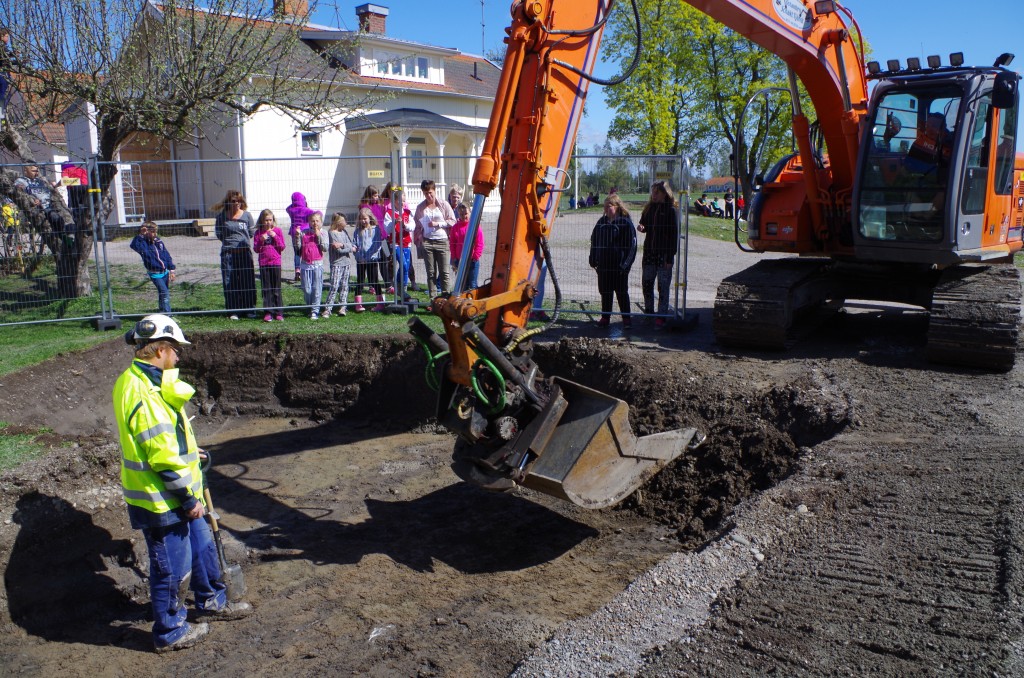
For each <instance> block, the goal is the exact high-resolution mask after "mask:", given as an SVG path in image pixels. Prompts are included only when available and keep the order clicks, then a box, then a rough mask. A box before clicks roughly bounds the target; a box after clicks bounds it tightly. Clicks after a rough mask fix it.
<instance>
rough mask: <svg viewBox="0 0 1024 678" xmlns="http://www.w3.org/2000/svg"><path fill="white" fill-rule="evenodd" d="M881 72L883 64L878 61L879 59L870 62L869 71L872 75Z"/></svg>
mask: <svg viewBox="0 0 1024 678" xmlns="http://www.w3.org/2000/svg"><path fill="white" fill-rule="evenodd" d="M881 72H882V65H881V64H880V63H878V62H877V61H869V62H868V73H870V74H871V75H878V74H879V73H881Z"/></svg>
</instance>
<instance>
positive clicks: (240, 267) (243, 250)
mask: <svg viewBox="0 0 1024 678" xmlns="http://www.w3.org/2000/svg"><path fill="white" fill-rule="evenodd" d="M246 207H248V205H247V204H246V202H245V197H244V196H243V195H242V194H241V192H239V191H236V190H230V191H228V192H227V194H226V195H225V196H224V200H222V201H221V202H219V203H217V204H216V205H214V206H213V209H214V210H216V212H217V221H216V224H215V226H214V233H215V234H216V236H217V240H220V242H221V248H220V272H221V279H222V281H223V283H224V304H225V308H227V309H228V312H229V313H230V314H231V315H230V316H229V317H230V318H231V320H238V313H239V312H244V313H246V315H248V316H249V317H250V318H255V317H256V268H255V267H254V266H253V263H252V236H253V233H254V231H255V230H256V224H255V223H254V222H253V219H252V215H251V214H249V213H248V212H247V211H246Z"/></svg>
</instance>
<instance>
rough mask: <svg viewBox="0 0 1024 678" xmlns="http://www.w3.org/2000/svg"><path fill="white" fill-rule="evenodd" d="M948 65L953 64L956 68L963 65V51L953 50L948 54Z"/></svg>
mask: <svg viewBox="0 0 1024 678" xmlns="http://www.w3.org/2000/svg"><path fill="white" fill-rule="evenodd" d="M949 65H950V66H953V67H954V68H956V67H957V66H963V65H964V53H963V52H953V53H952V54H950V55H949Z"/></svg>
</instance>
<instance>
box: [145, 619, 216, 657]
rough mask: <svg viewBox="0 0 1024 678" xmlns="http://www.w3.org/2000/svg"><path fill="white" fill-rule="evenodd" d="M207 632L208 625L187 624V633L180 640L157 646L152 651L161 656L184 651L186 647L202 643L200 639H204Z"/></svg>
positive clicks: (208, 630)
mask: <svg viewBox="0 0 1024 678" xmlns="http://www.w3.org/2000/svg"><path fill="white" fill-rule="evenodd" d="M209 632H210V625H209V624H207V623H206V622H200V623H199V624H189V627H188V631H186V632H185V635H183V636H182V637H181V638H178V639H177V640H176V641H174V642H173V643H171V644H170V645H157V646H155V647H154V648H153V649H155V650H156V651H157V653H158V654H163V653H164V652H173V651H174V650H184V649H185V648H186V647H192V646H193V645H196V644H197V643H199V642H200V641H202V639H203V638H205V637H206V634H207V633H209Z"/></svg>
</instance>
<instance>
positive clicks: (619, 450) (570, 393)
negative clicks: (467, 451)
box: [521, 377, 697, 509]
mask: <svg viewBox="0 0 1024 678" xmlns="http://www.w3.org/2000/svg"><path fill="white" fill-rule="evenodd" d="M554 381H555V383H556V384H557V385H558V386H559V387H560V388H561V391H562V396H564V399H565V403H566V406H565V409H564V410H562V409H561V408H556V409H555V410H553V411H554V412H559V411H560V412H561V417H560V418H559V419H558V422H557V424H556V425H555V426H554V429H553V430H551V433H550V436H549V437H547V439H546V440H543V438H544V437H545V436H539V437H538V438H537V439H535V441H534V444H533V445H532V446H531V449H532V451H533V452H534V454H537V455H538V458H537V460H536V461H535V462H534V463H533V464H532V466H530V467H529V468H528V469H527V473H526V477H525V478H524V479H523V481H522V483H521V484H522V485H523V486H525V487H529V488H530V489H532V490H536V491H538V492H543V493H544V494H549V495H551V496H553V497H558V498H560V499H566V500H568V501H571V502H572V503H574V504H577V505H579V506H582V507H584V508H592V509H596V508H604V507H606V506H612V505H614V504H617V503H618V502H620V501H622V500H623V499H625V498H626V497H628V496H629V495H630V494H632V493H633V492H634V491H635V490H636V489H637V488H638V487H640V486H641V485H643V484H644V483H645V482H647V480H649V479H650V478H651V477H652V476H654V474H656V473H657V472H658V471H660V470H661V469H663V468H664V467H665V466H667V465H668V464H669V463H670V462H671V461H672V460H674V459H675V458H676V457H678V456H679V455H680V454H682V453H683V451H684V450H686V448H687V447H688V446H690V445H691V441H693V440H694V437H695V436H697V431H696V429H692V428H691V429H682V430H676V431H667V432H665V433H657V434H654V435H649V436H644V437H642V438H637V437H636V436H635V435H633V430H632V429H631V428H630V426H629V406H628V405H627V404H626V403H625V402H623V401H622V400H619V399H618V398H613V397H612V396H610V395H607V394H605V393H601V392H600V391H595V390H593V389H590V388H587V387H586V386H583V385H581V384H577V383H575V382H572V381H568V380H566V379H561V378H558V377H555V378H554ZM555 416H557V415H555ZM547 424H548V425H547V426H545V427H542V428H549V427H550V424H551V422H548V423H547ZM541 446H543V448H542V449H540V447H541Z"/></svg>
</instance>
